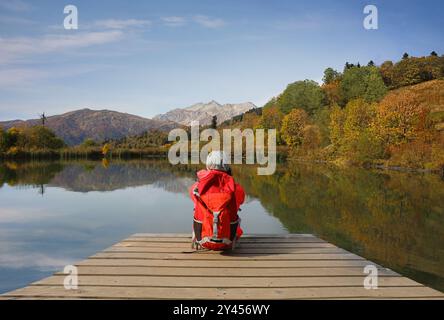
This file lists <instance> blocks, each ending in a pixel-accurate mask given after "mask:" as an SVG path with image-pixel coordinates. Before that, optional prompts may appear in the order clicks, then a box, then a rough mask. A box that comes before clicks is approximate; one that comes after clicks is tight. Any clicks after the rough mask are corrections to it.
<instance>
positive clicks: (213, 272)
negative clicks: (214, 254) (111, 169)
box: [56, 266, 400, 277]
mask: <svg viewBox="0 0 444 320" xmlns="http://www.w3.org/2000/svg"><path fill="white" fill-rule="evenodd" d="M56 274H57V275H64V274H63V273H62V272H58V273H56ZM78 274H79V275H110V276H125V275H133V276H150V275H151V276H181V277H187V276H200V277H210V276H211V277H281V276H282V275H285V276H286V277H316V276H317V277H320V276H322V277H332V276H333V277H334V276H363V275H364V272H363V268H362V267H347V268H345V267H317V268H224V270H223V272H221V270H220V268H201V267H194V268H185V267H131V266H117V267H112V266H111V267H110V266H79V267H78ZM378 276H379V277H384V276H392V277H393V276H400V275H399V274H398V273H396V272H394V271H392V270H390V269H386V268H379V269H378Z"/></svg>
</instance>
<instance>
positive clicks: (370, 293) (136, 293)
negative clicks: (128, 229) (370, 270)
mask: <svg viewBox="0 0 444 320" xmlns="http://www.w3.org/2000/svg"><path fill="white" fill-rule="evenodd" d="M5 296H7V297H67V298H74V297H76V298H109V299H114V298H120V299H234V300H244V299H313V298H314V299H325V298H338V299H339V298H341V299H342V298H381V297H390V298H425V297H440V298H441V297H443V294H442V293H440V292H438V291H436V290H433V289H430V288H427V287H416V286H415V287H385V288H379V289H377V290H367V289H365V288H363V287H322V288H318V287H310V288H200V289H199V290H196V288H174V290H171V288H159V287H100V286H99V287H96V286H83V287H81V288H79V289H78V290H65V289H64V288H63V287H62V286H29V287H26V288H23V289H18V290H16V291H13V292H11V293H9V294H6V295H5Z"/></svg>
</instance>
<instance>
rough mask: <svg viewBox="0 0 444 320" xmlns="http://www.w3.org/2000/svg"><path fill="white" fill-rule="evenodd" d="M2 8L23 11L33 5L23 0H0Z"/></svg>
mask: <svg viewBox="0 0 444 320" xmlns="http://www.w3.org/2000/svg"><path fill="white" fill-rule="evenodd" d="M0 8H3V9H5V10H9V11H16V12H23V11H29V10H31V8H32V6H31V5H30V4H28V3H26V2H24V1H22V0H0Z"/></svg>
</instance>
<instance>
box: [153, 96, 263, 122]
mask: <svg viewBox="0 0 444 320" xmlns="http://www.w3.org/2000/svg"><path fill="white" fill-rule="evenodd" d="M255 108H256V106H255V105H254V104H253V103H251V102H245V103H237V104H223V105H222V104H220V103H217V102H216V101H214V100H213V101H210V102H208V103H196V104H194V105H192V106H190V107H187V108H182V109H174V110H171V111H168V112H167V113H164V114H160V115H157V116H155V117H154V118H153V119H155V120H162V121H173V122H176V123H179V124H181V125H185V126H189V125H190V123H191V121H199V124H200V125H209V124H211V121H212V119H213V116H216V117H217V123H218V124H221V123H222V122H224V121H226V120H229V119H231V118H233V117H235V116H238V115H240V114H242V113H245V112H247V111H249V110H251V109H255Z"/></svg>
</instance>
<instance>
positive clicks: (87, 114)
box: [0, 101, 256, 146]
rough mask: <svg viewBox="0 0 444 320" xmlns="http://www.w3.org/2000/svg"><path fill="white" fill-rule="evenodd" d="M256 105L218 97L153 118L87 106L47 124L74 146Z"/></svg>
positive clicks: (18, 123)
mask: <svg viewBox="0 0 444 320" xmlns="http://www.w3.org/2000/svg"><path fill="white" fill-rule="evenodd" d="M254 108H256V106H255V105H254V104H253V103H251V102H246V103H239V104H224V105H221V104H219V103H217V102H216V101H210V102H209V103H197V104H194V105H192V106H190V107H188V108H184V109H174V110H172V111H169V112H167V113H165V114H162V115H158V116H156V117H154V118H153V119H148V118H144V117H140V116H136V115H132V114H129V113H122V112H117V111H112V110H106V109H105V110H91V109H88V108H84V109H79V110H74V111H70V112H66V113H63V114H60V115H53V116H49V117H47V119H46V123H45V125H46V126H47V127H48V128H50V129H51V130H53V131H54V132H55V134H56V135H57V136H58V137H60V138H62V139H63V140H64V141H65V143H67V144H68V145H71V146H72V145H77V144H80V143H82V142H83V141H85V139H93V140H94V141H97V142H102V141H105V140H110V139H115V140H116V139H121V138H124V137H128V136H137V135H141V134H142V133H144V132H146V131H151V130H159V131H170V130H171V129H174V128H177V127H180V126H182V125H189V124H190V122H191V121H192V120H198V121H199V122H200V124H201V125H208V124H210V123H211V120H212V118H213V116H214V115H216V116H217V120H218V123H219V124H220V123H222V122H224V121H226V120H229V119H231V118H233V117H234V116H237V115H239V114H242V113H244V112H246V111H248V110H251V109H254ZM39 124H41V120H40V119H30V120H10V121H0V127H2V128H3V129H5V130H7V129H9V128H11V127H27V126H35V125H39Z"/></svg>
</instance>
